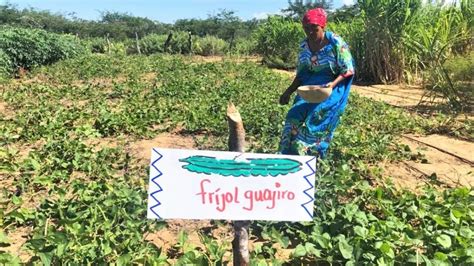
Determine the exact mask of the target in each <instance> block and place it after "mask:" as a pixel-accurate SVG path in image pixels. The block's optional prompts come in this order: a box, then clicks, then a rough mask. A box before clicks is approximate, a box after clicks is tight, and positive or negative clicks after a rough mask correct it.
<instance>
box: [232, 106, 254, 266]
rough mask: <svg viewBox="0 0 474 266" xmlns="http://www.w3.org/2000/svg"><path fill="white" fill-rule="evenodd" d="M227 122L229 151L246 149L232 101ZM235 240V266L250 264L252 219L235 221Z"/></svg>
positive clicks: (240, 121)
mask: <svg viewBox="0 0 474 266" xmlns="http://www.w3.org/2000/svg"><path fill="white" fill-rule="evenodd" d="M227 122H228V124H229V142H228V145H229V151H237V152H244V151H245V129H244V123H243V122H242V118H241V117H240V113H239V111H237V109H236V108H235V106H234V104H233V103H232V102H229V104H228V105H227ZM233 224H234V240H233V241H232V253H233V260H234V265H235V266H247V265H249V261H250V260H249V248H248V242H249V233H248V230H249V226H250V221H234V222H233Z"/></svg>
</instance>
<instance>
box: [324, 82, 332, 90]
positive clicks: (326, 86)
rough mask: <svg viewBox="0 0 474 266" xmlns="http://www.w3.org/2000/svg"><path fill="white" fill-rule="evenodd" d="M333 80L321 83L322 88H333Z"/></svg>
mask: <svg viewBox="0 0 474 266" xmlns="http://www.w3.org/2000/svg"><path fill="white" fill-rule="evenodd" d="M333 84H334V82H328V83H326V84H324V85H323V88H331V89H333V88H334V85H333Z"/></svg>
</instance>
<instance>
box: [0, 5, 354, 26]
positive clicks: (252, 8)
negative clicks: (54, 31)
mask: <svg viewBox="0 0 474 266" xmlns="http://www.w3.org/2000/svg"><path fill="white" fill-rule="evenodd" d="M353 1H354V0H334V1H333V5H334V8H338V7H340V6H342V5H343V4H352V3H353ZM0 3H2V4H6V3H10V4H13V5H16V7H17V8H20V9H22V8H30V7H32V8H35V9H38V10H49V11H51V12H53V13H61V14H63V15H66V14H68V13H70V12H74V13H75V16H77V17H79V18H83V19H89V20H96V19H99V17H100V11H118V12H122V13H125V12H126V13H130V14H132V15H134V16H140V17H147V18H149V19H152V20H156V21H160V22H165V23H173V22H175V21H176V20H177V19H183V18H198V19H205V18H207V17H208V15H212V14H217V13H218V12H219V10H220V9H226V10H232V11H235V12H236V15H237V16H239V17H241V18H242V19H244V20H249V19H252V18H265V17H266V16H267V15H268V14H276V13H278V12H279V11H280V10H281V9H284V8H286V7H287V6H288V0H155V1H152V0H36V1H34V0H0Z"/></svg>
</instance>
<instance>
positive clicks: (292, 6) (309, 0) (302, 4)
mask: <svg viewBox="0 0 474 266" xmlns="http://www.w3.org/2000/svg"><path fill="white" fill-rule="evenodd" d="M318 7H320V8H323V9H325V10H330V9H331V8H332V0H304V1H303V0H293V1H291V0H288V7H287V8H285V9H282V10H281V11H282V12H283V13H284V14H286V15H287V16H289V17H292V18H293V19H295V20H300V19H301V18H302V17H303V15H304V13H305V12H306V11H307V10H309V9H312V8H318Z"/></svg>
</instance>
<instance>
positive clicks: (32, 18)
mask: <svg viewBox="0 0 474 266" xmlns="http://www.w3.org/2000/svg"><path fill="white" fill-rule="evenodd" d="M0 24H2V25H11V26H15V27H21V28H33V29H43V30H46V31H48V32H55V33H69V34H74V35H78V36H81V37H99V38H104V37H106V36H109V38H111V39H117V40H122V41H123V40H125V39H127V38H135V34H138V36H139V37H143V36H145V35H148V34H152V33H155V34H163V33H165V32H167V31H168V30H169V29H170V28H171V26H170V25H168V24H164V23H160V22H155V21H152V20H150V19H148V18H142V17H136V16H133V15H131V14H127V13H119V12H109V11H105V12H102V13H101V19H100V20H99V21H92V20H84V19H80V18H77V17H75V16H74V15H73V14H72V15H71V14H68V15H67V16H65V15H62V14H54V13H52V12H50V11H45V10H37V9H34V8H25V9H21V10H20V9H18V8H17V7H16V6H15V5H13V4H9V3H6V4H5V5H0Z"/></svg>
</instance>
